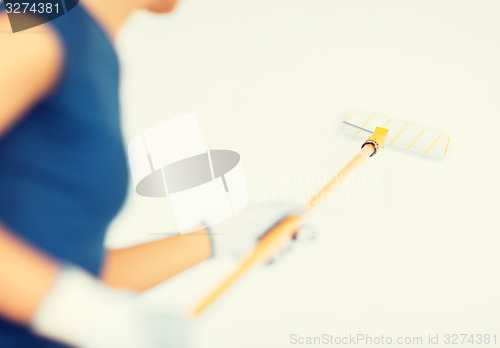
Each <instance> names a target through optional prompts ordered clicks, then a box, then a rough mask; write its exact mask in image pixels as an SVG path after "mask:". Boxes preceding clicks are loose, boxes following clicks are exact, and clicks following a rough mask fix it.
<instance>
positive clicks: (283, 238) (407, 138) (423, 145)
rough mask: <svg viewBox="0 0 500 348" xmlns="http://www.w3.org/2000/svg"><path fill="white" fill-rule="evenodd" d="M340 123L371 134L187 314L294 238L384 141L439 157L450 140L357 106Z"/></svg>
mask: <svg viewBox="0 0 500 348" xmlns="http://www.w3.org/2000/svg"><path fill="white" fill-rule="evenodd" d="M344 124H345V127H344V131H345V133H347V134H352V135H354V136H360V137H366V136H367V135H369V134H371V136H370V137H369V138H368V139H367V140H366V141H365V142H364V143H363V145H362V146H361V151H359V153H358V154H357V155H356V156H354V157H353V159H352V160H351V161H350V162H349V163H348V164H347V165H346V166H345V167H344V168H342V169H341V170H340V171H339V172H338V173H337V175H335V176H334V177H333V178H332V179H331V180H330V181H329V182H328V183H327V184H326V185H325V186H324V187H322V188H321V190H319V191H318V192H317V193H316V194H315V195H314V196H312V197H311V198H310V200H309V201H308V202H307V204H306V207H305V211H304V213H302V214H295V215H290V216H287V217H285V218H283V219H281V220H280V221H278V222H277V223H276V224H275V225H274V226H272V227H271V228H269V230H267V231H266V232H265V233H264V234H263V235H262V236H261V238H260V239H259V241H258V242H257V244H256V245H255V247H254V248H253V249H252V250H251V251H250V252H249V253H248V255H247V256H246V257H244V258H243V259H242V260H241V261H240V263H239V264H238V266H237V268H236V269H235V270H234V271H233V272H231V273H230V274H229V275H228V276H227V277H226V278H225V279H223V281H222V282H221V283H220V284H219V285H218V286H217V287H215V288H214V289H213V290H212V291H211V292H209V293H208V294H207V295H206V296H205V297H203V298H202V299H201V300H200V301H199V302H198V303H197V304H196V305H195V306H194V307H193V309H192V310H191V312H190V313H189V315H190V316H191V317H197V316H199V315H201V314H202V313H203V312H204V311H205V310H206V309H207V308H208V307H209V306H210V305H211V304H212V303H214V302H215V301H216V300H217V299H218V298H219V297H220V296H221V295H222V294H223V293H224V292H225V291H226V290H228V289H229V287H230V286H231V285H232V284H233V283H234V282H236V281H237V280H238V279H239V278H240V277H241V276H242V275H243V274H245V273H246V272H247V271H248V270H249V269H250V268H251V267H253V266H254V265H257V264H260V263H262V262H265V261H266V260H269V258H271V257H272V255H275V254H276V253H277V252H278V251H279V250H280V249H281V248H282V247H283V246H284V245H285V244H286V243H287V242H288V241H289V240H290V239H291V238H293V237H294V235H295V234H296V233H297V231H298V229H299V228H300V226H301V225H302V224H303V222H304V220H305V219H306V217H307V215H308V213H309V212H310V211H311V210H312V209H313V208H315V207H316V206H317V205H319V204H320V203H321V202H322V201H323V198H324V197H325V196H326V195H327V194H328V193H330V192H331V191H333V190H334V189H335V188H336V187H337V186H338V185H339V184H340V183H341V182H342V180H343V179H344V178H345V177H346V176H348V175H349V174H350V173H351V172H352V171H354V170H355V169H356V167H358V166H359V165H361V164H362V163H363V162H364V161H365V160H366V159H367V158H368V157H372V156H374V155H375V154H376V153H377V152H378V150H379V149H380V148H383V147H385V145H386V144H387V145H391V146H394V147H398V148H402V149H405V150H408V151H413V152H416V153H419V154H422V155H425V156H430V157H434V158H443V157H444V156H445V155H446V152H447V149H448V144H449V141H450V135H449V134H448V133H447V132H446V131H442V130H439V129H435V128H432V127H428V126H420V125H418V124H414V123H410V122H405V121H402V120H400V119H396V118H393V117H386V116H383V115H379V114H376V113H369V112H366V111H362V110H359V109H355V110H353V111H351V112H350V113H349V115H348V116H347V118H346V119H345V120H344Z"/></svg>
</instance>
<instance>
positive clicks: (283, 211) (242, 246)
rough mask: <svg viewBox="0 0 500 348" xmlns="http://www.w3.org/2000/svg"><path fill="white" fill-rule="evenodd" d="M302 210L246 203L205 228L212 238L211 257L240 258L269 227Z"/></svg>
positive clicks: (289, 206)
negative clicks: (235, 211) (242, 207)
mask: <svg viewBox="0 0 500 348" xmlns="http://www.w3.org/2000/svg"><path fill="white" fill-rule="evenodd" d="M302 212H303V209H302V208H300V207H298V206H295V205H285V204H278V205H253V206H248V207H246V208H245V209H243V210H242V211H241V212H239V213H238V214H236V215H235V216H233V217H232V218H230V219H228V220H226V221H224V222H221V223H219V224H217V225H215V226H212V227H209V228H208V231H209V233H210V237H211V238H212V256H218V255H232V256H234V257H236V258H241V257H242V256H244V255H245V254H246V253H248V251H249V250H250V249H251V248H252V247H253V246H254V245H255V244H256V243H257V241H258V239H259V237H261V236H262V235H263V234H264V233H265V232H267V231H268V230H269V229H270V228H271V227H273V226H274V225H275V224H277V223H278V222H279V221H281V220H282V219H284V218H285V217H287V216H290V215H293V214H300V213H302Z"/></svg>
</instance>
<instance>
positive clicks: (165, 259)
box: [102, 229, 212, 292]
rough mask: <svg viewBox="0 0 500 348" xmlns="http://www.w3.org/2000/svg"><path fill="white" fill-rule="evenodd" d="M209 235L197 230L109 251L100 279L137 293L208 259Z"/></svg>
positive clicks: (204, 230) (205, 231) (206, 232)
mask: <svg viewBox="0 0 500 348" xmlns="http://www.w3.org/2000/svg"><path fill="white" fill-rule="evenodd" d="M211 254H212V246H211V241H210V235H209V234H208V231H207V230H206V229H200V230H198V231H195V232H191V233H188V234H184V235H178V236H174V237H169V238H165V239H161V240H158V241H154V242H149V243H145V244H141V245H137V246H133V247H130V248H124V249H116V250H109V251H108V254H107V257H106V261H105V263H104V267H103V270H102V279H103V281H104V282H105V283H106V284H107V285H109V286H111V287H116V288H125V289H128V290H131V291H135V292H141V291H144V290H147V289H149V288H151V287H152V286H155V285H157V284H159V283H161V282H163V281H165V280H167V279H168V278H170V277H173V276H174V275H176V274H178V273H180V272H182V271H184V270H186V269H188V268H190V267H192V266H194V265H196V264H197V263H199V262H201V261H203V260H206V259H208V258H209V257H210V256H211Z"/></svg>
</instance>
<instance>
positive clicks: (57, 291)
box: [32, 267, 190, 348]
mask: <svg viewBox="0 0 500 348" xmlns="http://www.w3.org/2000/svg"><path fill="white" fill-rule="evenodd" d="M188 327H189V323H188V319H187V318H185V317H183V316H182V315H181V314H179V313H174V312H172V311H170V312H169V310H168V309H167V308H156V309H152V308H146V306H145V305H144V304H143V303H142V302H141V299H140V297H139V296H137V295H135V294H133V293H131V292H128V291H123V290H112V289H110V288H107V287H106V286H104V285H103V284H102V283H100V282H99V281H98V280H97V279H95V278H94V277H92V276H91V275H89V274H87V273H86V272H84V271H83V270H80V269H78V268H72V267H66V268H63V269H62V270H61V271H60V274H59V276H58V278H57V279H56V281H55V284H54V285H53V287H52V289H51V290H50V291H49V293H48V295H47V296H46V297H45V299H44V300H43V302H42V304H41V305H40V307H39V308H38V309H37V311H36V313H35V316H34V318H33V321H32V330H33V331H34V332H35V334H38V335H41V336H44V337H47V338H50V339H53V340H56V341H59V342H62V343H65V344H68V345H71V346H76V347H84V348H138V347H140V348H157V347H158V348H159V347H162V348H163V347H167V348H170V347H172V348H184V347H189V346H190V345H189V335H188V332H187V331H188Z"/></svg>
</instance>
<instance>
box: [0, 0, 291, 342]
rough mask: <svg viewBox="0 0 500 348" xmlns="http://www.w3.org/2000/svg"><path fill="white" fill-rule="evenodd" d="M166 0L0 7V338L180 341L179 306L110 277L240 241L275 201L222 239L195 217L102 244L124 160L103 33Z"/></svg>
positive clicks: (176, 265) (169, 6) (264, 219)
mask: <svg viewBox="0 0 500 348" xmlns="http://www.w3.org/2000/svg"><path fill="white" fill-rule="evenodd" d="M177 2H178V0H106V1H102V0H80V3H79V5H78V6H76V7H75V8H74V9H73V10H71V11H70V12H68V13H67V14H65V15H63V16H61V17H59V18H57V19H55V20H53V21H52V22H50V23H49V24H47V25H43V26H39V27H36V28H33V29H30V30H28V31H26V32H21V33H17V34H7V32H8V31H9V29H10V28H9V22H8V18H7V16H6V15H5V14H3V15H2V14H0V32H1V33H2V35H0V52H1V54H0V77H1V80H0V348H3V347H9V348H11V347H16V348H17V347H59V346H60V344H67V345H71V346H82V347H105V348H113V347H119V348H126V347H133V348H137V347H141V348H143V347H144V348H147V347H176V348H178V347H183V346H187V345H188V337H187V335H186V328H187V324H186V320H185V319H184V318H183V316H182V315H178V314H176V313H171V312H169V311H168V310H167V309H165V308H161V309H159V310H158V311H157V312H155V311H154V310H151V309H150V308H146V307H145V306H144V305H143V304H142V303H141V301H140V299H138V298H137V297H136V296H134V294H133V293H132V292H129V291H124V290H114V288H122V289H127V290H132V291H136V292H139V291H142V290H145V289H147V288H150V287H151V286H153V285H155V284H158V283H160V282H162V281H164V280H165V279H168V278H169V277H171V276H173V275H175V274H177V273H178V272H180V271H183V270H185V269H187V268H189V267H191V266H193V265H194V264H197V263H199V262H200V261H202V260H205V259H207V258H209V257H210V256H211V255H214V254H219V253H227V252H234V251H235V250H240V251H242V252H244V251H245V250H246V249H247V247H249V245H248V244H252V243H254V242H255V238H254V237H256V236H257V235H258V233H259V232H260V231H261V229H259V228H257V227H258V226H255V223H256V222H257V221H258V223H259V224H260V226H261V227H263V228H265V227H266V226H269V224H270V223H271V222H273V221H274V220H275V218H276V217H277V215H278V213H281V212H283V207H279V206H278V207H276V208H277V209H269V208H265V209H260V210H258V209H257V210H253V211H252V212H251V213H250V216H247V223H242V220H241V219H240V220H238V222H239V224H237V226H236V227H237V228H238V229H245V227H247V228H250V229H249V230H248V231H238V234H237V236H236V238H233V239H232V240H231V239H220V238H213V235H210V234H209V233H208V231H207V230H200V231H199V232H196V235H195V236H194V237H195V238H193V237H191V236H192V234H191V235H187V236H175V237H170V238H165V239H163V240H160V241H156V242H151V243H147V244H143V245H138V246H135V247H131V248H128V249H122V250H115V251H109V252H107V254H106V255H103V254H104V252H103V247H102V245H103V238H104V233H105V231H106V229H107V226H108V224H109V223H110V221H111V220H112V219H113V217H114V216H115V215H116V213H117V212H118V210H119V209H120V207H121V205H122V203H123V200H124V197H125V192H126V187H127V172H128V171H127V167H126V158H125V154H124V149H123V144H122V137H121V131H120V122H119V107H118V105H119V103H118V78H119V69H118V62H117V57H116V54H115V51H114V49H113V45H112V43H111V40H112V38H113V37H115V36H116V34H117V32H118V30H119V28H120V26H122V25H123V23H124V22H125V21H126V19H127V17H128V16H129V15H130V14H131V13H132V12H133V11H134V10H136V9H146V10H149V11H152V12H156V13H169V12H172V11H173V10H174V9H175V7H176V5H177ZM285 210H287V209H286V208H285ZM268 222H269V224H268ZM226 228H227V230H233V229H235V228H233V226H231V225H226ZM218 234H219V235H224V233H223V231H222V230H218ZM242 235H244V236H245V238H240V237H239V236H242ZM242 241H243V242H242ZM243 244H245V245H243ZM103 260H104V265H103ZM99 274H100V276H101V279H102V280H100V279H99V278H98V276H99ZM1 318H3V319H1ZM42 336H43V337H44V338H42ZM58 342H59V343H58Z"/></svg>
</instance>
